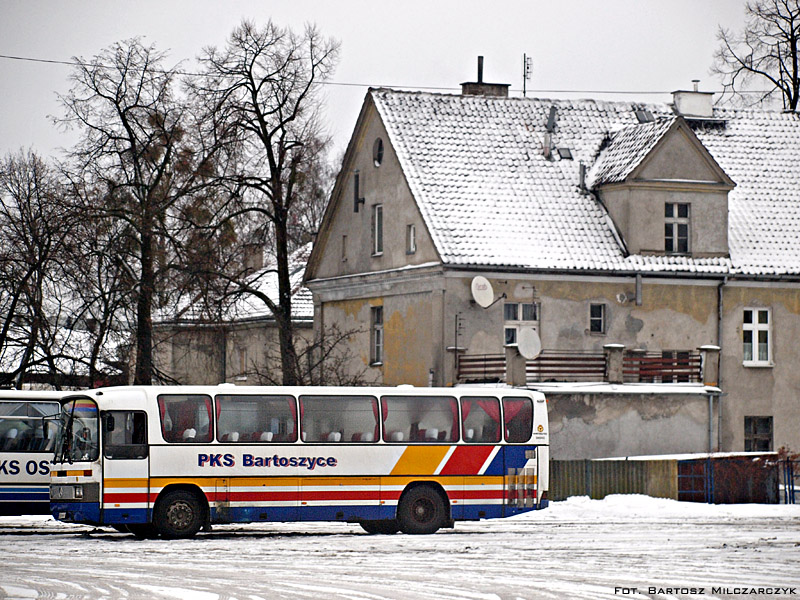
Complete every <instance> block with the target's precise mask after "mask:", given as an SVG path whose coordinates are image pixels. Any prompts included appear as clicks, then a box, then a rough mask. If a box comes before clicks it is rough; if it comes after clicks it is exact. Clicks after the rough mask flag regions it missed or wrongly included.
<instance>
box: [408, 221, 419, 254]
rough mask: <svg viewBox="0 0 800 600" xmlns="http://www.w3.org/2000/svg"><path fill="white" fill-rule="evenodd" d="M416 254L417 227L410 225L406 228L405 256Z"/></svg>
mask: <svg viewBox="0 0 800 600" xmlns="http://www.w3.org/2000/svg"><path fill="white" fill-rule="evenodd" d="M416 253H417V226H416V225H414V224H413V223H410V224H408V225H407V226H406V254H416Z"/></svg>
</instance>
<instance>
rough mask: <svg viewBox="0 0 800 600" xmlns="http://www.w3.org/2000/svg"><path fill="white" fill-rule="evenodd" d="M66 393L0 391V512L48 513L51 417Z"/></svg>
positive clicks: (52, 437) (52, 435)
mask: <svg viewBox="0 0 800 600" xmlns="http://www.w3.org/2000/svg"><path fill="white" fill-rule="evenodd" d="M67 393H68V392H52V391H33V390H0V515H33V514H47V513H49V512H50V504H49V502H50V498H49V495H48V492H49V485H50V460H51V459H52V458H53V448H54V446H55V433H56V420H55V417H57V416H58V415H59V413H60V412H61V404H60V403H59V400H60V399H61V397H62V396H64V395H65V394H67ZM48 417H50V418H49V419H48Z"/></svg>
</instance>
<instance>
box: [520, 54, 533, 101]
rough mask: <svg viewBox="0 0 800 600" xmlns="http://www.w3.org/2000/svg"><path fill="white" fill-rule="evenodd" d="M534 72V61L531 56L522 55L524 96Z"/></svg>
mask: <svg viewBox="0 0 800 600" xmlns="http://www.w3.org/2000/svg"><path fill="white" fill-rule="evenodd" d="M532 72H533V61H532V60H531V57H530V56H528V55H527V54H523V55H522V97H523V98H524V97H525V94H526V93H527V91H528V85H527V83H528V80H529V79H530V78H531V73H532Z"/></svg>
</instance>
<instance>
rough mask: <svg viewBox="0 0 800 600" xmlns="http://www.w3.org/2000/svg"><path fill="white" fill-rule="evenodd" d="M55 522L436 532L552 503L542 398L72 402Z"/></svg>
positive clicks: (235, 396) (131, 394) (214, 395)
mask: <svg viewBox="0 0 800 600" xmlns="http://www.w3.org/2000/svg"><path fill="white" fill-rule="evenodd" d="M59 427H60V429H59V438H58V441H57V443H56V451H55V459H54V464H53V468H52V472H51V485H50V502H51V512H52V514H53V516H54V517H55V518H57V519H60V520H63V521H70V522H78V523H89V524H95V525H112V526H114V527H116V528H118V529H122V528H125V529H127V530H128V531H130V532H131V533H133V534H134V535H137V536H140V537H152V536H156V535H161V536H163V537H167V538H183V537H190V536H192V535H194V534H195V533H197V532H198V531H199V530H200V529H201V528H204V527H207V526H210V525H211V524H214V523H233V522H237V523H243V522H259V521H341V522H350V523H359V524H360V525H361V526H362V527H363V528H364V529H365V530H366V531H367V532H370V533H394V532H397V531H398V530H400V531H403V532H405V533H433V532H435V531H437V530H438V529H439V528H441V527H451V526H452V525H453V523H454V522H455V521H461V520H477V519H489V518H496V517H506V516H510V515H515V514H519V513H521V512H525V511H529V510H535V509H539V508H544V507H545V506H547V495H546V494H547V479H548V457H549V446H548V423H547V404H546V401H545V397H544V396H543V395H542V394H541V393H538V392H530V391H526V390H518V389H513V388H497V389H488V388H413V387H411V386H400V387H397V388H355V387H347V388H334V387H302V388H300V387H297V388H287V387H244V386H233V385H230V384H223V385H221V386H216V387H212V386H164V387H155V386H154V387H135V386H134V387H117V388H106V389H97V390H92V391H90V392H85V393H81V394H79V395H75V396H71V397H68V398H66V399H65V403H64V406H63V410H62V414H61V420H60V425H59Z"/></svg>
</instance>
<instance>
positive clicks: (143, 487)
mask: <svg viewBox="0 0 800 600" xmlns="http://www.w3.org/2000/svg"><path fill="white" fill-rule="evenodd" d="M102 441H103V486H102V491H101V494H102V499H101V508H102V510H103V513H102V514H103V517H102V519H103V521H104V522H108V523H147V522H148V521H149V513H150V509H151V508H152V507H151V505H150V477H149V476H150V458H149V455H150V453H149V450H148V445H147V415H146V413H145V412H144V411H141V410H110V411H107V412H105V413H103V440H102Z"/></svg>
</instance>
